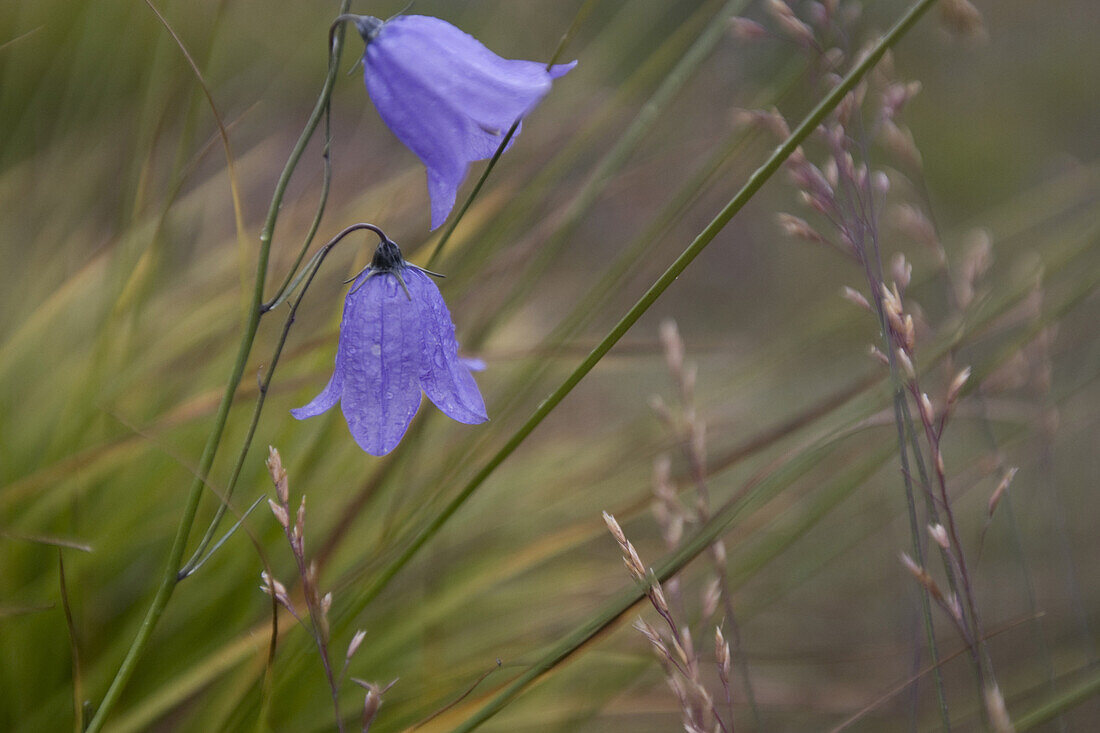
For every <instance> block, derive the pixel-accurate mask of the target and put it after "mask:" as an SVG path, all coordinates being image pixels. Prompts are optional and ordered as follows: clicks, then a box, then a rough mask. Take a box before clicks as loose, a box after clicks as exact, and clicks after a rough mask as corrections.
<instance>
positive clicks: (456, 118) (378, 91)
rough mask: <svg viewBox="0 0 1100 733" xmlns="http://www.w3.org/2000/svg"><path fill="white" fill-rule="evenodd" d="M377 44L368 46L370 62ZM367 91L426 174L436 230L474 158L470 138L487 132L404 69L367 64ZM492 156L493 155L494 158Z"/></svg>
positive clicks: (475, 148)
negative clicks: (418, 84) (411, 79)
mask: <svg viewBox="0 0 1100 733" xmlns="http://www.w3.org/2000/svg"><path fill="white" fill-rule="evenodd" d="M374 47H375V44H374V43H371V44H370V45H368V46H367V55H368V58H369V57H370V54H371V49H372V48H374ZM364 77H365V79H366V84H367V92H368V93H369V94H370V98H371V100H372V101H373V102H374V106H375V108H376V109H377V110H378V115H379V116H380V117H381V118H382V121H383V122H385V123H386V126H387V127H388V128H390V131H391V132H393V134H394V135H395V136H396V137H397V139H398V140H400V141H401V142H402V143H404V144H405V146H406V147H407V148H409V150H411V151H413V152H414V153H415V154H416V155H417V157H418V158H420V160H421V162H423V163H424V165H425V166H426V167H427V169H428V192H429V194H430V195H431V200H432V229H435V228H437V227H438V226H439V225H440V224H442V223H443V221H444V220H445V219H446V218H447V215H448V214H449V213H450V212H451V209H453V208H454V203H455V196H456V192H457V191H458V187H459V185H460V184H461V183H462V179H463V178H465V177H466V169H467V168H468V167H469V165H468V164H469V161H470V160H473V159H476V158H475V157H474V156H472V155H471V150H474V151H476V150H477V149H478V146H477V145H476V144H475V145H471V144H470V139H471V138H474V139H475V140H476V138H477V136H478V135H479V134H480V135H482V136H484V135H485V134H486V133H484V132H482V131H481V130H479V129H477V128H476V126H475V125H474V124H473V123H472V122H471V121H470V120H469V119H467V118H464V117H463V116H462V115H461V114H460V113H459V112H458V111H456V110H454V109H452V108H450V107H448V106H447V105H445V104H442V103H441V102H440V101H439V100H438V99H436V98H435V97H434V96H433V95H432V94H431V92H430V90H425V89H421V88H419V87H418V86H417V85H416V84H415V83H414V82H411V81H409V80H408V79H406V77H405V75H404V74H402V73H401V72H400V70H390V69H389V67H388V66H386V64H385V63H380V64H379V65H373V66H372V65H369V64H368V65H367V67H366V70H365V72H364ZM490 155H491V153H490Z"/></svg>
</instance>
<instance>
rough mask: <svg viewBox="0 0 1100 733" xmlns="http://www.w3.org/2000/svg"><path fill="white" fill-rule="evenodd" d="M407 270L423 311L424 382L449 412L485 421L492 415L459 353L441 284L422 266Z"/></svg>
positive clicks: (469, 421)
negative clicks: (421, 269) (436, 283)
mask: <svg viewBox="0 0 1100 733" xmlns="http://www.w3.org/2000/svg"><path fill="white" fill-rule="evenodd" d="M405 272H406V278H405V279H406V282H408V284H409V292H411V293H412V296H413V301H414V302H415V303H416V307H417V310H418V311H419V314H420V334H421V336H420V339H421V346H422V348H423V360H422V362H421V370H420V386H421V387H422V388H423V389H424V393H425V394H426V395H428V399H430V400H431V401H432V402H433V403H434V404H435V406H436V407H438V408H439V409H440V410H442V411H443V412H444V413H445V414H446V415H447V416H449V417H451V418H453V419H455V420H457V421H459V422H461V423H466V424H467V425H475V424H477V423H482V422H485V421H486V420H488V419H489V416H488V415H487V414H486V412H485V401H484V400H483V399H482V397H481V392H480V390H478V388H477V382H475V381H474V378H473V375H471V374H470V369H469V368H468V367H467V366H466V365H465V364H463V363H462V360H461V359H459V357H458V342H457V341H455V326H454V323H452V322H451V313H450V311H448V310H447V304H446V303H444V302H443V296H442V295H441V294H440V293H439V288H437V287H436V286H435V283H433V282H432V281H431V279H430V278H429V277H428V276H427V275H425V274H424V273H423V272H421V271H420V270H417V269H415V268H413V267H410V268H408V269H407V270H406V271H405Z"/></svg>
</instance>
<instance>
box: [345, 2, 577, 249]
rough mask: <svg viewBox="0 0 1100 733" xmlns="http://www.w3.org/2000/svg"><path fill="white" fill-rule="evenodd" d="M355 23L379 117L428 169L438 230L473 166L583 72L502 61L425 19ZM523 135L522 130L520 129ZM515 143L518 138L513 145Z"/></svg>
mask: <svg viewBox="0 0 1100 733" xmlns="http://www.w3.org/2000/svg"><path fill="white" fill-rule="evenodd" d="M346 17H349V18H354V20H355V25H356V28H358V30H359V33H360V35H362V36H363V40H364V41H365V42H366V44H367V48H366V51H364V53H363V68H364V70H363V76H364V78H365V80H366V84H367V93H368V94H370V98H371V100H372V101H373V102H374V106H375V108H377V110H378V114H379V116H381V117H382V121H383V122H385V123H386V126H387V127H389V128H390V130H391V131H392V132H393V134H394V135H396V136H397V139H398V140H400V141H401V142H403V143H404V144H405V146H406V147H408V148H409V150H411V151H413V152H414V153H416V155H417V156H418V157H419V158H420V160H421V161H422V162H423V163H424V165H425V166H426V167H427V169H428V193H429V195H430V197H431V202H432V226H431V228H432V229H435V228H437V227H438V226H439V225H441V224H442V223H443V222H444V221H445V220H446V219H447V216H448V215H449V214H450V213H451V209H453V208H454V205H455V195H456V193H457V192H458V187H459V186H460V185H461V184H462V179H463V178H465V177H466V170H467V169H468V168H469V164H470V163H471V162H472V161H475V160H485V159H486V158H491V157H493V155H494V154H495V153H496V151H497V148H498V147H500V143H501V141H502V140H503V139H504V136H505V135H506V134H507V132H508V130H509V129H511V127H512V124H513V123H515V122H517V121H519V120H520V119H522V118H523V117H524V116H525V115H527V113H529V112H530V111H531V110H532V109H534V108H535V105H537V104H538V103H539V101H540V100H541V99H542V98H543V97H544V96H546V93H547V92H549V91H550V82H551V81H552V80H554V79H557V78H558V77H561V76H563V75H564V74H566V73H567V72H569V70H570V69H572V68H573V67H574V66H576V65H577V62H576V61H574V62H572V63H569V64H559V65H556V66H552V67H551V68H550V70H549V71H547V69H546V65H545V64H540V63H537V62H535V61H518V60H509V59H502V58H501V57H500V56H497V55H496V54H495V53H493V52H492V51H490V50H489V49H488V48H486V47H485V46H484V45H482V43H481V42H480V41H478V40H477V39H476V38H474V37H473V36H471V35H470V34H468V33H465V32H464V31H461V30H459V29H458V28H456V27H455V26H453V25H451V24H450V23H448V22H446V21H443V20H440V19H439V18H432V17H429V16H426V15H399V16H397V17H395V18H392V19H390V20H387V21H385V22H383V21H381V20H379V19H378V18H373V17H370V16H346ZM516 132H517V134H518V132H519V130H518V129H517V131H516ZM514 139H515V138H514V137H513V140H514Z"/></svg>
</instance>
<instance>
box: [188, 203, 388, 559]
mask: <svg viewBox="0 0 1100 733" xmlns="http://www.w3.org/2000/svg"><path fill="white" fill-rule="evenodd" d="M363 229H369V230H370V231H372V232H374V233H375V234H377V235H378V236H379V237H381V238H382V239H383V240H384V239H385V237H386V235H385V234H383V233H382V230H381V229H379V228H378V227H376V226H374V225H373V224H352V225H351V226H349V227H346V228H345V229H343V230H342V231H341V232H340V233H339V234H337V235H336V236H335V237H333V238H332V239H330V240H329V241H328V243H327V244H325V246H324V247H322V248H321V249H320V250H319V251H318V252H317V255H316V256H315V257H314V258H313V259H312V260H311V261H310V264H309V266H308V269H307V270H306V271H305V272H304V273H303V275H304V278H305V279H304V282H303V283H302V287H301V290H299V291H298V295H297V296H296V297H295V299H294V302H293V303H292V304H291V306H290V311H289V312H288V313H287V317H286V320H285V321H284V322H283V330H282V333H280V334H279V340H278V342H277V343H276V344H275V350H274V351H273V352H272V354H271V361H270V365H269V366H268V368H267V373H266V374H265V375H264V378H263V381H262V382H260V389H259V393H258V394H257V395H256V405H255V407H253V408H252V420H251V421H250V422H249V424H248V431H247V432H246V433H245V438H244V442H243V443H242V444H241V450H240V452H239V453H238V454H237V462H236V463H235V464H234V465H233V473H232V474H231V475H230V477H229V483H228V484H226V487H225V491H224V492H223V493H222V497H221V499H222V501H221V503H220V504H219V505H218V509H217V512H215V514H214V518H213V519H212V520H211V521H210V526H209V527H208V528H207V530H206V535H205V536H204V537H203V538H202V541H201V542H199V545H198V547H197V548H195V552H194V554H193V555H192V557H191V559H190V560H188V561H187V563H186V564H185V565H184V566H183V567H182V568H180V570H179V573H178V574H177V579H178V580H183V579H184V578H186V577H188V576H190V575H191V574H192V573H194V572H195V571H196V570H198V569H199V565H200V564H202V563H203V562H205V560H206V557H209V555H207V556H206V557H204V556H203V553H204V552H205V551H206V548H207V547H208V546H209V544H210V542H211V541H212V540H213V538H214V533H215V532H216V531H217V528H218V524H219V523H220V522H221V520H222V518H223V517H224V516H225V512H226V510H227V509H228V508H229V498H230V496H231V495H232V494H233V490H234V489H235V488H237V481H238V480H239V479H240V477H241V471H242V470H243V469H244V463H245V460H246V459H247V457H248V450H249V448H251V447H252V439H253V438H254V437H255V435H256V428H257V426H258V425H259V424H260V414H261V413H262V412H263V409H264V403H265V402H266V401H267V391H268V389H269V388H270V387H271V380H272V379H273V378H274V376H275V367H277V366H278V365H279V357H281V356H282V354H283V347H284V346H285V345H286V339H287V336H288V335H289V333H290V327H291V326H292V325H294V319H295V317H296V316H297V314H298V306H300V305H301V304H302V299H303V298H304V297H305V294H306V291H307V290H309V286H310V285H311V284H312V283H313V278H314V277H315V276H316V275H317V271H318V270H319V269H321V263H323V262H324V261H325V257H327V256H328V254H329V252H331V251H332V248H333V247H335V246H336V245H337V244H339V243H340V242H341V241H343V239H344V238H345V237H346V236H348V235H349V234H351V233H353V232H358V231H361V230H363ZM264 312H267V311H266V310H265V311H264Z"/></svg>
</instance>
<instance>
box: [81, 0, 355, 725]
mask: <svg viewBox="0 0 1100 733" xmlns="http://www.w3.org/2000/svg"><path fill="white" fill-rule="evenodd" d="M350 5H351V0H343V2H342V3H341V6H340V12H341V13H346V12H347V11H348V7H349V6H350ZM343 45H344V30H343V28H342V27H341V28H340V29H339V30H337V33H336V39H335V43H334V44H333V47H332V49H331V53H330V57H329V67H328V74H327V76H326V77H325V84H324V87H322V89H321V95H320V97H319V98H318V100H317V104H316V105H315V106H314V108H313V112H312V113H311V114H310V116H309V119H308V120H307V122H306V125H305V128H304V129H303V130H302V134H301V135H300V136H299V137H298V142H297V143H296V144H295V145H294V149H293V150H292V151H291V153H290V157H289V158H288V159H287V162H286V165H285V166H284V167H283V172H282V174H281V175H280V176H279V181H278V183H277V184H276V186H275V192H274V194H273V195H272V198H271V205H270V207H269V208H268V212H267V218H266V219H265V220H264V227H263V230H262V231H261V233H260V250H259V254H258V257H257V262H256V281H255V284H254V286H253V288H252V296H251V300H250V304H249V311H248V317H247V319H246V321H245V331H244V334H243V335H242V336H241V342H240V345H239V346H238V347H237V358H236V360H235V361H234V363H233V369H232V371H231V372H230V375H229V380H228V381H227V383H226V385H225V391H224V393H223V394H222V399H221V403H220V404H219V405H218V412H217V414H216V415H215V418H214V427H213V429H211V431H210V435H209V436H208V437H207V439H206V445H205V446H204V447H203V451H202V457H201V458H200V459H199V468H198V471H197V473H196V474H195V480H194V481H193V482H192V484H191V490H190V492H189V493H188V495H187V502H186V503H185V505H184V509H183V514H182V515H181V517H180V523H179V527H178V528H177V529H176V536H175V539H174V540H173V541H172V548H171V550H170V551H169V553H168V562H167V563H166V564H165V567H164V573H163V575H162V576H161V580H160V585H159V586H158V587H157V592H156V595H155V596H154V597H153V601H152V602H151V603H150V604H149V610H148V611H146V612H145V618H144V619H143V620H142V622H141V626H140V627H139V628H138V632H137V635H136V636H135V637H134V640H133V642H132V643H131V644H130V648H129V650H128V651H127V652H126V657H125V658H124V659H123V660H122V664H121V665H120V666H119V668H118V671H117V672H116V673H115V676H114V678H113V679H112V680H111V685H110V687H108V688H107V693H106V694H105V695H104V696H103V701H102V702H101V703H100V705H99V708H98V709H97V710H96V713H95V716H94V717H93V718H92V720H91V722H90V723H89V724H88V728H87V731H88V733H99V731H101V730H102V729H103V725H104V723H105V722H106V720H107V718H108V716H110V714H111V710H112V709H113V708H114V706H115V704H116V703H117V702H118V698H119V697H120V696H121V695H122V691H123V689H125V687H126V684H127V683H128V682H129V680H130V677H131V676H133V674H134V670H135V669H136V668H137V663H138V660H139V659H140V658H141V655H142V653H143V652H144V651H145V647H146V646H147V645H148V643H149V639H150V638H151V637H152V635H153V630H154V629H155V628H156V626H157V622H158V621H160V617H161V614H163V613H164V609H165V607H167V605H168V601H169V600H170V599H171V597H172V592H173V591H174V590H175V588H176V584H177V583H179V570H180V564H181V563H182V561H183V554H184V551H185V550H186V549H187V538H188V537H189V535H190V534H191V526H192V525H193V524H194V523H195V514H196V513H197V512H198V508H199V502H200V501H201V500H202V493H203V487H204V486H205V485H206V476H207V475H208V474H209V472H210V467H211V466H212V465H213V464H214V456H215V455H216V454H217V451H218V446H219V444H220V443H221V438H222V433H223V432H224V431H225V424H226V421H227V420H228V418H229V408H230V407H231V406H232V404H233V395H234V394H236V392H237V387H238V386H239V385H240V383H241V377H242V376H243V375H244V369H245V365H246V363H247V361H248V355H249V353H251V351H252V344H253V342H254V341H255V340H256V331H257V330H258V328H259V325H260V317H261V316H262V315H263V312H264V311H263V304H264V284H265V282H266V280H267V266H268V261H269V259H270V256H271V240H272V237H273V235H274V232H275V223H276V221H277V220H278V218H279V209H280V208H281V206H282V203H283V197H284V196H285V195H286V188H287V185H288V184H289V183H290V177H291V175H293V173H294V169H295V168H296V167H297V166H298V161H299V160H300V159H301V157H302V154H303V153H304V152H305V149H306V145H307V144H308V143H309V141H310V139H311V138H312V137H313V133H314V132H315V131H316V130H317V126H318V124H320V122H321V117H322V116H323V114H324V111H325V108H326V107H327V106H328V102H329V98H330V97H331V96H332V89H333V87H334V86H335V84H336V72H337V69H338V67H339V64H340V52H341V50H342V49H343Z"/></svg>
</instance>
